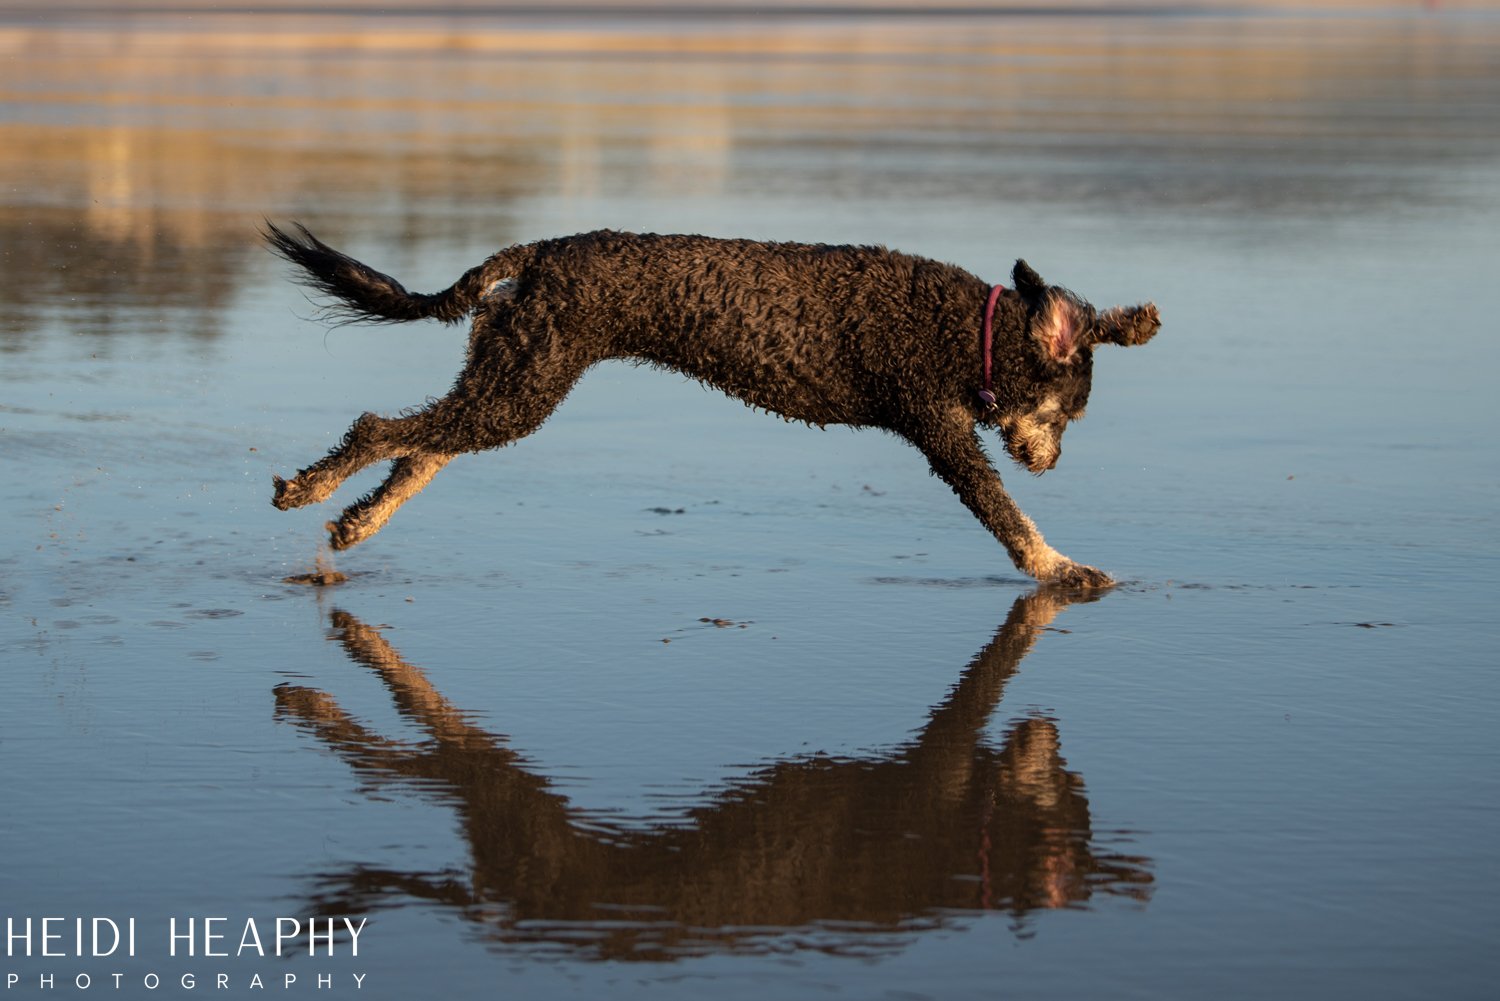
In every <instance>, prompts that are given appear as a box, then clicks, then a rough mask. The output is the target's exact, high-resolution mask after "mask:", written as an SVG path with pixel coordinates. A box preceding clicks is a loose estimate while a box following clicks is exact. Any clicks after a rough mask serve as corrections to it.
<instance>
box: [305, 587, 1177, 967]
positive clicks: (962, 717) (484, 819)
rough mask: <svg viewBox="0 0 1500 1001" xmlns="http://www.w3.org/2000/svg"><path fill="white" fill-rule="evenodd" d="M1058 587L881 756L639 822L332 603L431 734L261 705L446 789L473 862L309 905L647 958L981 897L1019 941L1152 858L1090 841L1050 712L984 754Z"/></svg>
mask: <svg viewBox="0 0 1500 1001" xmlns="http://www.w3.org/2000/svg"><path fill="white" fill-rule="evenodd" d="M1074 600H1080V599H1079V597H1075V596H1069V595H1065V594H1058V593H1054V592H1051V591H1048V590H1042V591H1039V592H1036V593H1033V594H1029V595H1026V596H1023V597H1021V598H1019V599H1017V601H1016V602H1015V604H1014V605H1013V606H1012V608H1011V610H1010V614H1009V615H1008V616H1007V617H1006V620H1005V623H1004V624H1003V625H1002V626H1001V627H1000V629H999V631H998V632H997V633H996V634H995V637H994V639H992V640H991V641H990V642H989V644H988V645H987V646H985V648H984V649H983V650H981V651H980V652H979V654H978V655H977V656H976V657H975V658H974V659H973V661H972V662H971V663H970V664H969V665H968V667H967V668H966V669H965V670H964V672H963V675H962V677H961V679H960V680H959V682H958V684H957V685H956V686H955V687H954V689H953V691H952V692H951V693H950V694H949V696H948V697H947V699H945V700H944V701H943V702H942V703H941V704H940V705H939V706H937V707H936V708H935V709H934V710H933V711H932V714H931V717H930V719H929V720H928V722H927V724H926V726H924V727H923V728H922V729H921V731H920V732H919V733H918V735H917V736H916V738H915V739H913V740H912V741H910V742H908V743H907V744H905V745H903V746H901V747H899V748H897V749H895V750H893V751H892V752H890V753H889V754H887V755H885V756H883V757H877V758H864V759H849V758H831V757H825V756H813V757H803V758H793V759H789V760H786V761H780V762H776V763H774V764H771V765H769V766H767V767H765V768H763V769H760V770H758V771H756V772H755V773H753V774H752V775H750V776H749V777H747V778H746V779H744V780H743V781H740V782H738V783H736V784H734V785H733V786H732V787H730V788H727V789H725V790H724V791H722V792H720V793H719V794H717V795H716V796H715V797H714V798H713V799H712V800H711V801H710V802H708V803H707V804H706V805H703V806H699V807H697V808H695V809H693V810H691V811H689V812H688V813H687V814H686V815H684V816H683V817H682V818H681V819H680V820H677V821H673V822H671V823H663V824H660V825H658V826H655V827H652V828H648V829H645V830H642V829H638V828H634V827H624V828H619V829H612V828H610V827H609V826H608V824H607V822H601V821H599V820H598V819H597V818H595V817H586V816H584V815H583V814H582V813H580V812H579V811H577V810H576V809H575V808H573V807H571V806H570V804H569V802H568V800H567V798H566V797H564V796H563V795H561V794H560V793H558V792H556V791H554V790H553V789H551V788H549V784H548V781H547V780H546V779H545V778H543V777H541V776H539V775H537V774H535V773H534V772H533V771H531V770H529V766H528V763H527V761H526V760H525V759H524V758H522V757H521V756H520V755H518V754H517V753H516V752H515V751H512V750H510V749H509V748H508V747H506V746H505V745H504V742H503V740H502V739H501V738H498V737H496V736H494V735H492V734H490V733H488V732H486V731H484V730H481V729H479V728H478V727H477V726H475V725H474V724H473V723H471V722H469V721H468V720H467V719H466V718H465V715H464V713H463V712H461V711H460V710H459V709H458V708H457V707H455V706H454V705H453V704H452V703H450V702H449V701H448V700H447V699H445V698H444V697H443V696H442V695H440V694H439V693H438V692H437V691H436V690H435V689H434V688H433V687H432V685H431V684H430V683H429V682H428V680H427V678H426V677H425V676H424V675H423V673H422V671H421V670H420V669H419V668H417V667H414V666H412V665H411V664H408V663H406V662H405V661H404V660H402V659H401V656H400V655H399V654H398V653H397V652H396V651H395V650H394V649H393V648H392V647H391V645H390V644H389V643H387V642H386V640H385V638H384V637H383V636H382V635H381V634H380V633H379V632H378V631H377V630H375V629H373V628H371V627H370V626H367V625H365V624H364V623H362V622H360V621H359V620H358V619H356V618H355V617H354V616H352V615H350V614H348V613H347V612H342V611H334V612H333V613H332V616H331V618H332V624H333V628H334V630H335V636H336V638H337V639H338V641H339V642H340V643H342V644H343V646H344V649H345V650H346V651H347V652H348V654H349V656H350V657H351V658H353V659H354V660H355V661H356V662H358V663H360V664H363V665H365V666H366V667H369V668H370V669H372V670H374V671H375V672H376V673H378V674H379V675H380V678H381V680H382V681H383V682H384V684H385V685H386V687H387V688H388V689H389V690H390V692H391V695H392V697H393V698H394V700H395V703H396V706H397V708H398V709H399V711H400V712H401V713H402V714H403V715H404V716H405V717H407V718H408V719H410V720H412V721H413V722H414V723H416V724H418V725H419V726H421V727H422V728H423V729H424V730H425V731H426V732H427V733H428V735H429V739H428V740H426V741H424V742H422V743H420V744H412V743H407V742H401V741H395V740H390V739H387V738H385V737H382V736H380V735H378V734H376V733H372V732H371V731H370V730H368V729H367V728H366V727H364V726H362V725H361V724H360V723H358V722H356V721H355V720H354V719H352V718H351V717H350V716H348V715H347V714H346V713H344V712H343V711H342V710H341V709H340V708H339V706H338V705H337V703H335V702H334V700H333V699H332V698H331V697H330V696H329V695H327V694H325V693H323V692H320V691H316V690H313V689H310V688H306V687H298V686H293V685H281V686H279V687H278V688H277V689H276V703H277V714H278V717H279V718H283V719H288V720H291V721H293V722H295V723H296V724H297V725H298V726H301V727H304V728H306V729H307V730H309V731H310V732H312V733H314V734H316V735H317V737H318V738H319V739H320V740H321V741H323V742H324V743H325V744H327V745H328V746H329V747H330V748H332V749H333V750H334V751H336V752H337V753H338V754H339V755H340V756H341V757H342V758H343V759H344V760H345V761H347V762H348V763H349V764H350V765H351V766H352V767H354V768H355V769H356V770H358V771H359V772H361V773H363V774H365V775H367V776H369V777H372V778H373V777H377V776H378V777H381V778H384V779H388V780H393V781H398V782H401V781H408V782H410V783H411V784H412V786H413V787H414V788H415V789H418V790H420V791H421V793H422V794H424V795H429V796H431V797H433V798H434V799H437V800H439V801H441V802H443V803H445V804H451V805H452V806H453V807H454V808H455V809H456V810H457V812H458V814H459V816H460V817H461V819H462V822H463V830H464V834H465V836H466V838H467V840H468V843H469V846H470V848H471V850H472V853H473V861H472V869H471V871H469V872H465V873H457V872H437V873H417V872H398V871H392V870H386V869H375V868H369V867H363V866H357V867H351V868H349V869H347V870H345V871H342V872H336V873H329V874H324V875H323V876H322V877H320V879H321V884H320V886H319V889H318V891H317V900H316V906H317V907H319V908H320V909H322V910H323V911H324V912H326V913H358V912H368V911H369V910H370V909H371V908H373V907H378V906H381V905H382V904H383V903H395V902H397V900H399V899H400V898H401V897H403V896H405V897H408V898H411V897H415V898H418V899H422V900H429V901H436V902H440V903H442V904H446V905H449V906H452V907H454V908H456V909H458V910H459V911H460V912H461V913H462V914H463V915H464V916H465V917H466V918H468V919H470V920H472V921H474V922H475V923H476V925H477V926H479V927H481V928H482V929H483V933H484V934H485V935H486V936H488V937H490V938H492V939H496V940H500V941H502V942H506V943H514V944H532V945H537V946H547V947H551V948H553V949H560V950H562V951H565V952H567V953H569V954H573V955H575V956H579V957H580V958H613V959H657V960H660V959H668V958H672V957H674V956H680V955H688V954H695V953H702V952H710V951H714V950H735V951H742V950H750V951H777V952H781V951H789V950H793V949H798V948H811V949H818V950H823V951H853V952H860V951H870V950H879V949H882V948H888V947H892V946H896V945H899V944H901V943H903V942H905V941H907V940H908V939H909V937H910V936H911V935H912V934H913V933H915V932H917V931H920V930H922V929H925V928H933V927H937V926H939V925H942V924H945V923H947V922H949V921H950V920H951V919H952V917H953V916H954V914H955V912H963V911H979V910H990V909H999V910H1005V911H1008V912H1010V914H1011V915H1013V917H1014V918H1015V922H1014V927H1015V928H1016V929H1017V930H1018V932H1020V933H1022V934H1025V933H1026V932H1025V924H1024V921H1023V919H1024V916H1025V915H1026V914H1027V913H1028V912H1030V911H1033V910H1035V909H1039V908H1056V907H1068V906H1081V905H1083V904H1085V903H1086V902H1087V901H1089V900H1090V898H1091V897H1092V896H1093V895H1095V894H1113V895H1121V896H1125V897H1128V898H1133V899H1135V900H1138V901H1144V900H1146V899H1147V898H1148V897H1149V895H1150V890H1151V875H1150V873H1149V862H1148V860H1146V859H1144V858H1142V857H1139V856H1131V855H1123V854H1118V853H1115V852H1113V851H1110V850H1108V849H1106V848H1104V847H1102V846H1100V845H1098V844H1096V840H1095V837H1094V835H1093V832H1092V829H1091V826H1090V819H1089V807H1088V801H1087V800H1086V799H1085V797H1084V794H1083V787H1082V782H1081V780H1080V779H1079V777H1078V776H1077V775H1075V774H1074V773H1072V772H1069V771H1067V770H1066V769H1065V768H1064V761H1063V759H1062V757H1061V755H1060V753H1059V743H1058V733H1057V726H1056V725H1055V723H1054V722H1053V721H1051V720H1049V719H1045V718H1041V717H1037V716H1032V717H1030V718H1027V719H1025V720H1023V721H1021V722H1018V723H1015V724H1014V725H1013V726H1012V727H1011V728H1010V729H1009V730H1008V731H1007V732H1006V733H1005V736H1004V740H1003V743H1002V745H1001V746H1000V747H998V748H997V747H995V746H993V744H992V743H990V742H989V741H988V740H987V739H986V724H987V722H988V719H989V717H990V715H991V713H992V711H993V710H994V708H995V706H996V704H997V703H998V702H999V700H1000V696H1001V693H1002V690H1003V689H1004V687H1005V684H1006V682H1007V681H1008V680H1009V679H1010V677H1011V676H1012V675H1013V674H1015V672H1016V669H1017V666H1018V665H1019V664H1020V662H1021V660H1022V659H1023V658H1024V657H1025V656H1026V654H1027V653H1028V652H1029V651H1030V649H1031V647H1032V644H1033V643H1035V641H1036V639H1037V637H1038V636H1039V635H1040V634H1041V632H1042V631H1043V629H1044V628H1045V627H1046V626H1047V625H1048V623H1050V622H1051V621H1052V619H1053V618H1054V616H1056V615H1057V613H1058V612H1059V611H1061V610H1062V608H1063V607H1065V606H1066V605H1067V604H1069V603H1070V602H1071V601H1074ZM1082 600H1090V599H1088V598H1083V599H1082Z"/></svg>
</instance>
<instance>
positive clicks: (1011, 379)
mask: <svg viewBox="0 0 1500 1001" xmlns="http://www.w3.org/2000/svg"><path fill="white" fill-rule="evenodd" d="M264 235H265V237H266V240H267V241H268V242H269V244H270V246H271V249H272V250H274V251H275V252H276V253H277V254H279V255H281V256H282V257H284V258H285V259H286V260H288V261H290V262H291V263H293V264H295V265H297V266H298V267H299V268H300V269H301V270H302V271H303V272H305V274H304V276H303V278H302V281H303V283H304V284H306V285H307V286H309V287H310V288H312V289H313V290H315V291H316V292H319V293H322V294H324V295H326V296H328V297H329V299H330V302H331V305H330V306H329V308H328V312H329V314H330V315H331V316H333V317H335V318H339V319H344V320H351V321H352V320H371V321H404V320H418V319H425V318H433V319H438V320H442V321H445V322H449V323H455V322H458V321H461V320H463V319H465V318H472V321H471V326H470V330H469V345H468V358H467V362H466V363H465V365H464V368H463V371H461V372H460V373H459V375H458V379H457V381H456V382H455V383H454V386H453V389H452V390H451V391H450V392H449V393H448V395H446V396H444V397H443V398H442V399H439V400H436V401H434V402H430V403H428V404H427V405H426V406H424V407H421V408H419V409H415V410H412V411H410V412H407V413H404V414H403V415H401V416H397V417H380V416H377V415H375V414H371V413H366V414H364V415H363V416H361V417H360V418H359V419H358V420H356V421H355V422H354V424H353V426H352V427H350V429H349V431H348V433H347V434H346V435H345V436H344V439H343V441H342V442H340V443H339V445H338V446H337V447H336V448H334V449H333V450H332V451H330V452H329V453H328V454H327V455H326V456H324V457H323V458H322V459H319V460H318V461H317V462H315V463H313V464H312V465H311V466H308V467H307V468H306V469H303V470H302V471H300V472H299V473H297V475H296V476H295V477H293V478H292V479H290V480H284V479H282V478H281V477H276V478H275V496H274V499H273V501H272V503H274V504H275V505H276V507H278V508H280V509H281V510H287V509H289V508H294V507H301V506H303V505H305V504H313V503H317V502H319V501H323V500H326V499H327V498H328V497H329V495H331V494H332V493H333V492H334V490H335V489H337V488H338V486H339V484H341V483H342V482H343V481H344V480H345V479H346V478H347V477H349V476H350V475H352V474H354V473H356V472H358V471H359V470H361V469H363V468H365V467H366V466H369V465H371V464H372V463H376V462H382V461H388V460H389V461H392V462H393V465H392V468H391V472H390V475H389V476H388V477H387V478H386V480H385V482H384V483H382V484H381V485H380V486H378V487H376V488H375V489H374V490H372V491H371V492H370V493H369V494H368V495H366V496H365V497H363V498H361V499H360V500H358V501H357V502H355V503H354V504H352V505H350V506H349V507H348V508H346V509H345V510H344V512H343V513H342V514H341V515H340V516H339V518H338V520H337V521H334V522H329V523H328V530H329V535H330V538H331V541H332V544H333V547H334V548H335V549H347V548H348V547H350V546H353V545H356V544H358V543H359V542H362V541H363V540H365V539H367V538H369V537H370V536H372V535H374V534H375V533H376V532H378V531H379V530H380V529H381V527H382V526H383V525H385V523H386V522H387V521H388V520H390V517H391V515H392V514H394V513H395V511H396V509H397V508H398V507H400V506H401V505H402V504H403V503H404V502H406V501H407V500H409V499H411V497H413V496H414V495H415V494H416V493H417V492H418V491H420V490H421V489H422V488H423V487H425V486H426V485H427V484H428V482H429V481H431V479H432V478H433V476H435V475H437V473H438V471H439V470H440V469H442V468H443V466H444V465H446V464H447V463H448V461H449V460H450V459H452V458H453V457H454V456H455V455H459V454H461V453H464V452H480V451H483V450H485V449H490V448H498V447H500V446H501V445H507V444H510V443H511V442H514V441H517V440H519V439H521V438H524V437H525V436H527V435H529V434H531V433H532V432H533V431H535V430H536V429H537V428H539V427H541V425H542V422H543V421H545V420H546V419H547V417H548V415H550V414H551V413H552V411H553V410H555V409H556V408H557V406H558V404H560V403H561V402H562V401H563V398H564V397H566V396H567V395H568V392H569V391H570V390H571V389H572V388H573V386H574V384H575V383H577V382H578V380H579V378H580V377H582V375H583V374H584V373H585V372H586V371H588V370H589V368H590V367H592V366H593V365H595V364H597V363H599V362H601V361H605V360H607V359H611V358H623V359H631V360H635V361H638V362H645V363H648V364H651V365H656V366H660V367H662V368H667V369H671V370H673V371H677V372H681V373H684V374H686V375H688V376H691V377H692V378H694V379H697V380H699V381H700V382H703V383H706V384H708V385H710V386H714V387H716V388H718V389H720V390H722V391H723V392H725V393H727V394H729V395H730V396H732V397H735V398H736V399H739V400H742V401H744V402H745V403H747V404H749V405H750V406H752V407H757V408H760V409H764V410H769V411H771V412H773V413H776V414H779V415H781V416H782V417H785V418H787V419H788V420H795V421H804V422H806V423H808V424H815V425H818V426H820V427H822V426H826V425H829V424H846V425H851V426H853V427H871V428H881V429H883V430H885V431H889V432H891V433H892V434H895V435H897V436H899V437H901V438H903V439H905V440H906V441H908V442H910V443H911V444H912V445H915V446H916V447H917V448H918V449H920V450H921V451H922V453H923V455H925V456H926V457H927V461H928V462H929V463H930V464H931V467H932V472H933V473H934V474H936V475H937V476H939V477H941V478H942V479H943V481H944V482H946V483H947V484H948V485H949V486H950V487H952V488H953V492H954V493H956V494H957V495H958V497H959V499H960V500H962V501H963V502H964V504H965V505H966V506H967V507H968V508H969V510H970V511H972V512H973V513H974V515H975V516H976V517H977V518H978V519H979V520H980V522H981V523H982V524H983V525H984V527H985V528H987V529H989V530H990V532H991V533H993V534H994V536H995V538H997V539H998V540H999V541H1000V543H1001V544H1002V545H1003V546H1004V547H1005V549H1006V552H1007V553H1009V554H1010V558H1011V560H1012V561H1013V562H1014V563H1015V565H1016V566H1017V567H1018V568H1020V569H1021V570H1023V571H1025V572H1026V573H1028V574H1030V575H1032V576H1033V577H1036V578H1037V579H1038V580H1041V581H1045V582H1051V583H1056V584H1060V585H1064V586H1068V587H1083V588H1101V587H1108V586H1110V585H1111V584H1112V583H1113V582H1112V581H1111V580H1110V578H1109V576H1108V575H1106V574H1105V573H1103V572H1102V571H1100V570H1097V569H1095V568H1094V567H1091V566H1086V565H1084V564H1081V563H1075V562H1074V561H1072V560H1070V559H1068V558H1067V557H1065V556H1063V555H1062V554H1061V553H1059V552H1058V551H1057V550H1055V549H1053V548H1052V547H1051V546H1049V545H1048V544H1047V543H1046V542H1045V541H1044V540H1043V538H1042V535H1041V533H1040V532H1039V531H1037V528H1036V525H1035V524H1033V523H1032V521H1031V519H1030V518H1028V517H1027V516H1026V515H1025V514H1023V513H1022V511H1021V509H1020V508H1019V507H1017V506H1016V503H1015V501H1013V500H1012V499H1011V497H1010V495H1009V494H1008V493H1007V492H1006V490H1005V487H1004V486H1003V485H1002V484H1001V482H1000V477H999V475H998V474H997V473H996V471H995V469H994V467H993V466H992V465H991V464H990V461H989V459H988V457H987V456H986V455H985V452H984V448H983V446H982V445H981V443H980V439H979V436H978V434H977V428H978V427H981V426H983V427H988V428H994V429H997V430H998V431H999V432H1000V435H1001V437H1002V438H1003V440H1004V443H1005V448H1006V451H1007V452H1009V453H1010V455H1011V457H1012V458H1014V459H1015V460H1016V461H1017V462H1018V463H1020V464H1021V465H1022V466H1024V467H1025V468H1026V469H1028V470H1030V471H1031V472H1033V473H1037V474H1040V473H1043V472H1045V471H1047V470H1049V469H1051V468H1053V467H1054V466H1055V465H1056V464H1057V459H1058V455H1059V454H1060V451H1061V449H1060V444H1061V440H1062V434H1063V430H1064V429H1065V428H1066V427H1067V425H1068V422H1069V421H1073V420H1077V419H1078V418H1080V417H1082V416H1083V411H1084V406H1085V404H1087V402H1088V397H1089V385H1090V381H1091V377H1092V373H1093V349H1094V347H1095V346H1096V345H1098V344H1119V345H1126V346H1128V345H1136V344H1144V343H1145V342H1146V341H1148V340H1150V339H1151V338H1152V336H1154V335H1155V333H1156V331H1157V329H1158V328H1159V327H1160V326H1161V318H1160V314H1159V313H1158V311H1157V308H1156V307H1155V306H1154V305H1151V304H1149V303H1148V304H1145V305H1141V306H1129V307H1114V308H1112V309H1107V310H1104V311H1103V312H1098V311H1096V310H1095V309H1094V307H1093V306H1091V305H1089V304H1088V303H1087V302H1085V301H1084V300H1082V299H1080V298H1079V297H1078V296H1076V295H1074V294H1073V293H1071V292H1069V291H1068V290H1066V289H1063V288H1060V287H1058V286H1055V285H1048V284H1047V283H1046V282H1044V281H1043V280H1042V279H1041V277H1040V276H1039V275H1038V274H1037V273H1036V272H1035V271H1033V270H1032V269H1031V268H1030V267H1028V266H1027V264H1026V262H1025V261H1019V260H1018V261H1017V262H1016V265H1015V268H1014V270H1013V271H1012V275H1011V282H1012V285H1011V287H1009V288H1004V287H1002V286H999V285H994V286H992V285H990V284H988V283H987V282H985V281H983V280H981V279H979V278H977V277H976V276H974V275H972V274H970V273H969V272H967V271H964V270H962V269H960V268H957V267H955V266H953V265H951V264H943V263H940V262H937V261H933V260H928V259H926V258H922V257H915V256H911V255H908V254H902V253H898V252H896V251H891V250H887V249H885V248H884V247H858V246H828V245H822V244H803V243H767V242H761V241H756V240H723V239H713V238H710V237H705V236H660V235H654V234H633V233H617V232H611V231H608V230H604V231H600V232H595V233H583V234H580V235H577V236H568V237H561V238H558V239H551V240H539V241H537V242H535V243H527V244H518V245H516V246H513V247H509V248H507V249H505V250H502V251H500V252H499V253H497V254H495V255H493V256H492V257H490V258H489V259H488V260H486V261H485V262H484V263H482V264H480V265H479V266H477V267H475V268H472V269H470V270H469V271H468V272H466V273H465V274H464V275H463V277H461V278H460V279H459V280H458V281H457V282H455V283H454V284H453V285H452V287H450V288H448V289H446V290H444V291H442V292H438V293H435V294H431V295H426V294H420V293H413V292H408V291H407V290H406V289H405V288H403V287H402V286H401V284H400V283H399V282H397V281H396V280H395V279H393V278H391V277H389V276H388V275H384V274H381V273H380V272H378V271H375V270H373V269H372V268H369V267H367V266H366V265H364V264H361V263H360V262H359V261H356V260H354V259H353V258H351V257H349V256H347V255H345V254H343V253H340V252H339V251H337V250H334V249H333V248H332V247H330V246H328V245H327V244H325V243H323V242H322V241H320V240H318V239H317V238H316V237H314V236H313V235H312V234H311V233H310V232H308V231H307V229H306V228H304V227H301V226H297V227H296V228H295V231H288V230H283V229H280V228H278V227H276V226H274V225H272V224H270V223H267V228H266V231H265V234H264Z"/></svg>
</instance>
